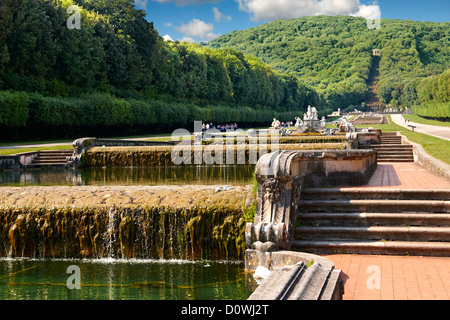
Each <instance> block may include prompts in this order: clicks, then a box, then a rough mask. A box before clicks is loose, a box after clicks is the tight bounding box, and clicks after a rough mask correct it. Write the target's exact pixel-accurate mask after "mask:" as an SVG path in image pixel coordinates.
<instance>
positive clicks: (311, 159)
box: [245, 136, 377, 300]
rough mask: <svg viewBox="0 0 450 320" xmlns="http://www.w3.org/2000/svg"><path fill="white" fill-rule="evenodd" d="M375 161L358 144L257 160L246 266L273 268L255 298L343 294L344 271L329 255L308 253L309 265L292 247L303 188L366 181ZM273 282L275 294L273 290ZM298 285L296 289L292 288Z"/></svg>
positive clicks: (353, 183) (371, 172) (369, 151)
mask: <svg viewBox="0 0 450 320" xmlns="http://www.w3.org/2000/svg"><path fill="white" fill-rule="evenodd" d="M356 138H357V136H356ZM376 165H377V156H376V151H374V150H357V149H356V150H333V151H326V150H324V151H278V152H274V153H269V154H266V155H264V156H262V157H261V158H260V159H259V161H258V163H257V165H256V179H257V182H258V186H257V199H256V204H257V206H256V215H255V220H254V223H248V224H247V226H246V230H245V240H246V247H247V250H246V252H245V261H246V269H248V270H255V269H256V268H257V267H264V268H267V269H273V270H274V272H272V273H271V275H270V276H269V278H268V279H266V280H264V283H265V284H264V286H260V287H258V289H257V291H255V293H254V295H253V298H254V299H302V300H303V299H338V298H339V297H340V293H339V292H340V289H339V282H340V271H336V272H335V271H334V270H333V268H334V266H331V265H327V264H329V262H328V260H325V261H322V262H321V263H320V262H318V261H317V260H323V259H320V257H318V256H315V257H316V258H310V259H311V261H313V260H314V261H313V262H314V263H313V264H312V268H310V269H309V268H308V267H307V262H305V261H304V260H305V259H304V257H303V256H302V254H300V255H299V253H295V252H291V251H289V250H290V248H291V244H292V241H293V240H294V233H295V222H296V218H297V212H298V206H299V205H300V203H301V193H302V188H303V187H308V188H315V187H324V186H330V187H332V186H352V185H353V186H355V185H365V184H367V182H368V181H369V179H370V177H371V176H372V174H373V172H374V171H375V168H376ZM303 255H305V254H303ZM280 257H282V258H280ZM302 257H303V258H302ZM324 264H325V266H324ZM280 266H283V268H282V269H280ZM303 275H305V277H303ZM319 279H320V280H319ZM327 279H328V280H327ZM329 279H333V281H329ZM267 281H268V282H267ZM267 283H269V284H270V285H269V284H267ZM313 283H316V284H317V286H316V285H312V284H313ZM330 285H331V287H330ZM274 286H275V287H276V288H277V289H276V290H275V291H277V292H278V293H277V294H274V290H272V289H270V288H274ZM294 287H295V288H296V289H295V290H292V289H289V288H294ZM325 291H329V293H328V294H327V296H326V297H324V296H322V295H320V292H325Z"/></svg>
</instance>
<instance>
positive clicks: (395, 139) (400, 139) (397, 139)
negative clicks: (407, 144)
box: [380, 137, 402, 143]
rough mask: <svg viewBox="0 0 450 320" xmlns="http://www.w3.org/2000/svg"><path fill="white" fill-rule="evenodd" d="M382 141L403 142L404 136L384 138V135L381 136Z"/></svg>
mask: <svg viewBox="0 0 450 320" xmlns="http://www.w3.org/2000/svg"><path fill="white" fill-rule="evenodd" d="M380 141H381V142H382V143H383V142H387V143H388V142H391V141H393V142H395V143H398V142H400V143H401V142H402V138H401V137H398V138H397V137H395V138H394V137H392V138H383V137H380Z"/></svg>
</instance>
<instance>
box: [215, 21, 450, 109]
mask: <svg viewBox="0 0 450 320" xmlns="http://www.w3.org/2000/svg"><path fill="white" fill-rule="evenodd" d="M206 45H207V46H209V47H212V48H234V49H236V50H240V51H242V52H244V53H245V54H250V55H254V56H256V57H258V58H260V59H262V60H263V61H264V62H265V63H267V64H269V65H270V66H271V67H273V68H274V69H275V70H277V71H279V72H288V73H293V74H295V75H297V76H299V77H300V78H301V79H302V81H304V82H305V83H307V84H308V85H310V86H312V87H313V88H315V89H316V90H318V91H319V92H320V93H322V94H323V96H324V98H325V100H326V102H327V103H328V105H330V106H333V107H334V108H336V107H338V106H339V107H346V106H348V105H349V104H353V105H358V104H360V103H361V102H363V101H364V99H365V97H366V93H367V91H368V79H369V75H370V70H371V66H372V57H371V55H372V49H376V48H377V49H381V61H380V77H381V82H380V86H379V91H378V93H379V95H380V98H381V100H382V102H384V103H390V102H391V101H392V102H393V103H402V104H407V105H412V104H416V103H419V100H420V99H418V97H417V92H416V91H417V90H416V89H417V86H418V85H419V84H420V82H421V81H422V80H424V79H425V78H426V77H428V76H432V75H439V74H442V73H443V72H444V71H445V70H446V69H449V68H450V22H445V23H435V22H415V21H411V20H406V21H400V20H387V19H382V21H381V29H379V30H376V29H372V30H370V29H369V28H368V27H367V23H366V20H365V19H363V18H359V17H349V16H338V17H327V16H317V17H304V18H299V19H293V20H280V21H275V22H272V23H267V24H263V25H260V26H258V27H255V28H251V29H247V30H243V31H234V32H232V33H230V34H226V35H223V36H221V37H219V38H217V39H214V40H212V41H210V42H209V43H207V44H206ZM449 98H450V97H449ZM448 101H450V100H448Z"/></svg>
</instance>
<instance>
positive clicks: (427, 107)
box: [411, 102, 450, 119]
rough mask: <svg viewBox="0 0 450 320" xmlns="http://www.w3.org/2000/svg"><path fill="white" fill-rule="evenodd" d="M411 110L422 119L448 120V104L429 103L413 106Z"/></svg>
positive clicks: (449, 111)
mask: <svg viewBox="0 0 450 320" xmlns="http://www.w3.org/2000/svg"><path fill="white" fill-rule="evenodd" d="M411 109H412V111H413V112H414V113H416V114H418V115H419V116H422V117H428V118H439V119H448V118H450V102H441V103H433V102H429V103H424V104H422V105H419V106H413V107H412V108H411Z"/></svg>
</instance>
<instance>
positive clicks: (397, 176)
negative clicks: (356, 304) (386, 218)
mask: <svg viewBox="0 0 450 320" xmlns="http://www.w3.org/2000/svg"><path fill="white" fill-rule="evenodd" d="M364 187H367V188H398V189H446V190H449V189H450V181H449V180H447V179H445V178H443V177H441V176H439V175H437V174H435V173H433V172H431V171H428V170H426V169H424V168H423V167H422V166H420V165H419V164H416V163H384V164H379V165H378V168H377V170H376V171H375V173H374V175H373V177H372V179H371V180H370V182H369V183H368V185H367V186H364ZM324 256H325V257H327V258H329V259H330V260H331V261H333V262H334V263H335V267H336V269H340V270H342V271H343V276H344V296H343V299H344V300H450V257H420V256H388V255H379V256H376V255H355V254H338V255H324Z"/></svg>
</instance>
